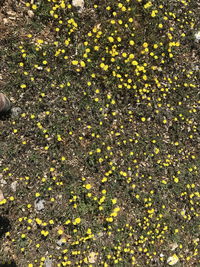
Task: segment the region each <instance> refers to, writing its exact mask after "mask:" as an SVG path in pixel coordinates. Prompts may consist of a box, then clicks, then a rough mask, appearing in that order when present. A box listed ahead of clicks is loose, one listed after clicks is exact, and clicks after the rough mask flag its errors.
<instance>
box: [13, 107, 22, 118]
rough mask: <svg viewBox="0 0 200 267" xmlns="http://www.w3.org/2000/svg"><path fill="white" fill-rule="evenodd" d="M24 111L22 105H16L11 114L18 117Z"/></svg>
mask: <svg viewBox="0 0 200 267" xmlns="http://www.w3.org/2000/svg"><path fill="white" fill-rule="evenodd" d="M20 113H22V109H21V108H20V107H14V108H12V109H11V116H12V118H16V117H18V116H19V115H20Z"/></svg>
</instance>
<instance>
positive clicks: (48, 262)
mask: <svg viewBox="0 0 200 267" xmlns="http://www.w3.org/2000/svg"><path fill="white" fill-rule="evenodd" d="M44 266H45V267H52V266H53V262H52V260H51V259H49V258H47V259H46V260H45V262H44Z"/></svg>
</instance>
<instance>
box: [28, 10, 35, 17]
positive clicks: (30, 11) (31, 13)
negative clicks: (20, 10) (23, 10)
mask: <svg viewBox="0 0 200 267" xmlns="http://www.w3.org/2000/svg"><path fill="white" fill-rule="evenodd" d="M27 13H28V16H29V17H30V18H33V17H34V12H33V11H32V10H28V11H27Z"/></svg>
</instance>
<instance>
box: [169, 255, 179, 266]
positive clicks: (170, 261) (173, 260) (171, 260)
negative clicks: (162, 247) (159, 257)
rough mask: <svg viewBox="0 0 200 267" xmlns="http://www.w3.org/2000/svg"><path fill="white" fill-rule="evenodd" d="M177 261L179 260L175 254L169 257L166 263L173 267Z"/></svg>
mask: <svg viewBox="0 0 200 267" xmlns="http://www.w3.org/2000/svg"><path fill="white" fill-rule="evenodd" d="M178 261H179V258H178V256H177V255H176V254H174V255H173V256H170V257H169V258H168V259H167V263H168V264H169V265H171V266H172V265H175V264H176V263H177V262H178Z"/></svg>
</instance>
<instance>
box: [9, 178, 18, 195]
mask: <svg viewBox="0 0 200 267" xmlns="http://www.w3.org/2000/svg"><path fill="white" fill-rule="evenodd" d="M10 186H11V189H12V191H13V192H16V189H17V181H14V182H12V184H11V185H10Z"/></svg>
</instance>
